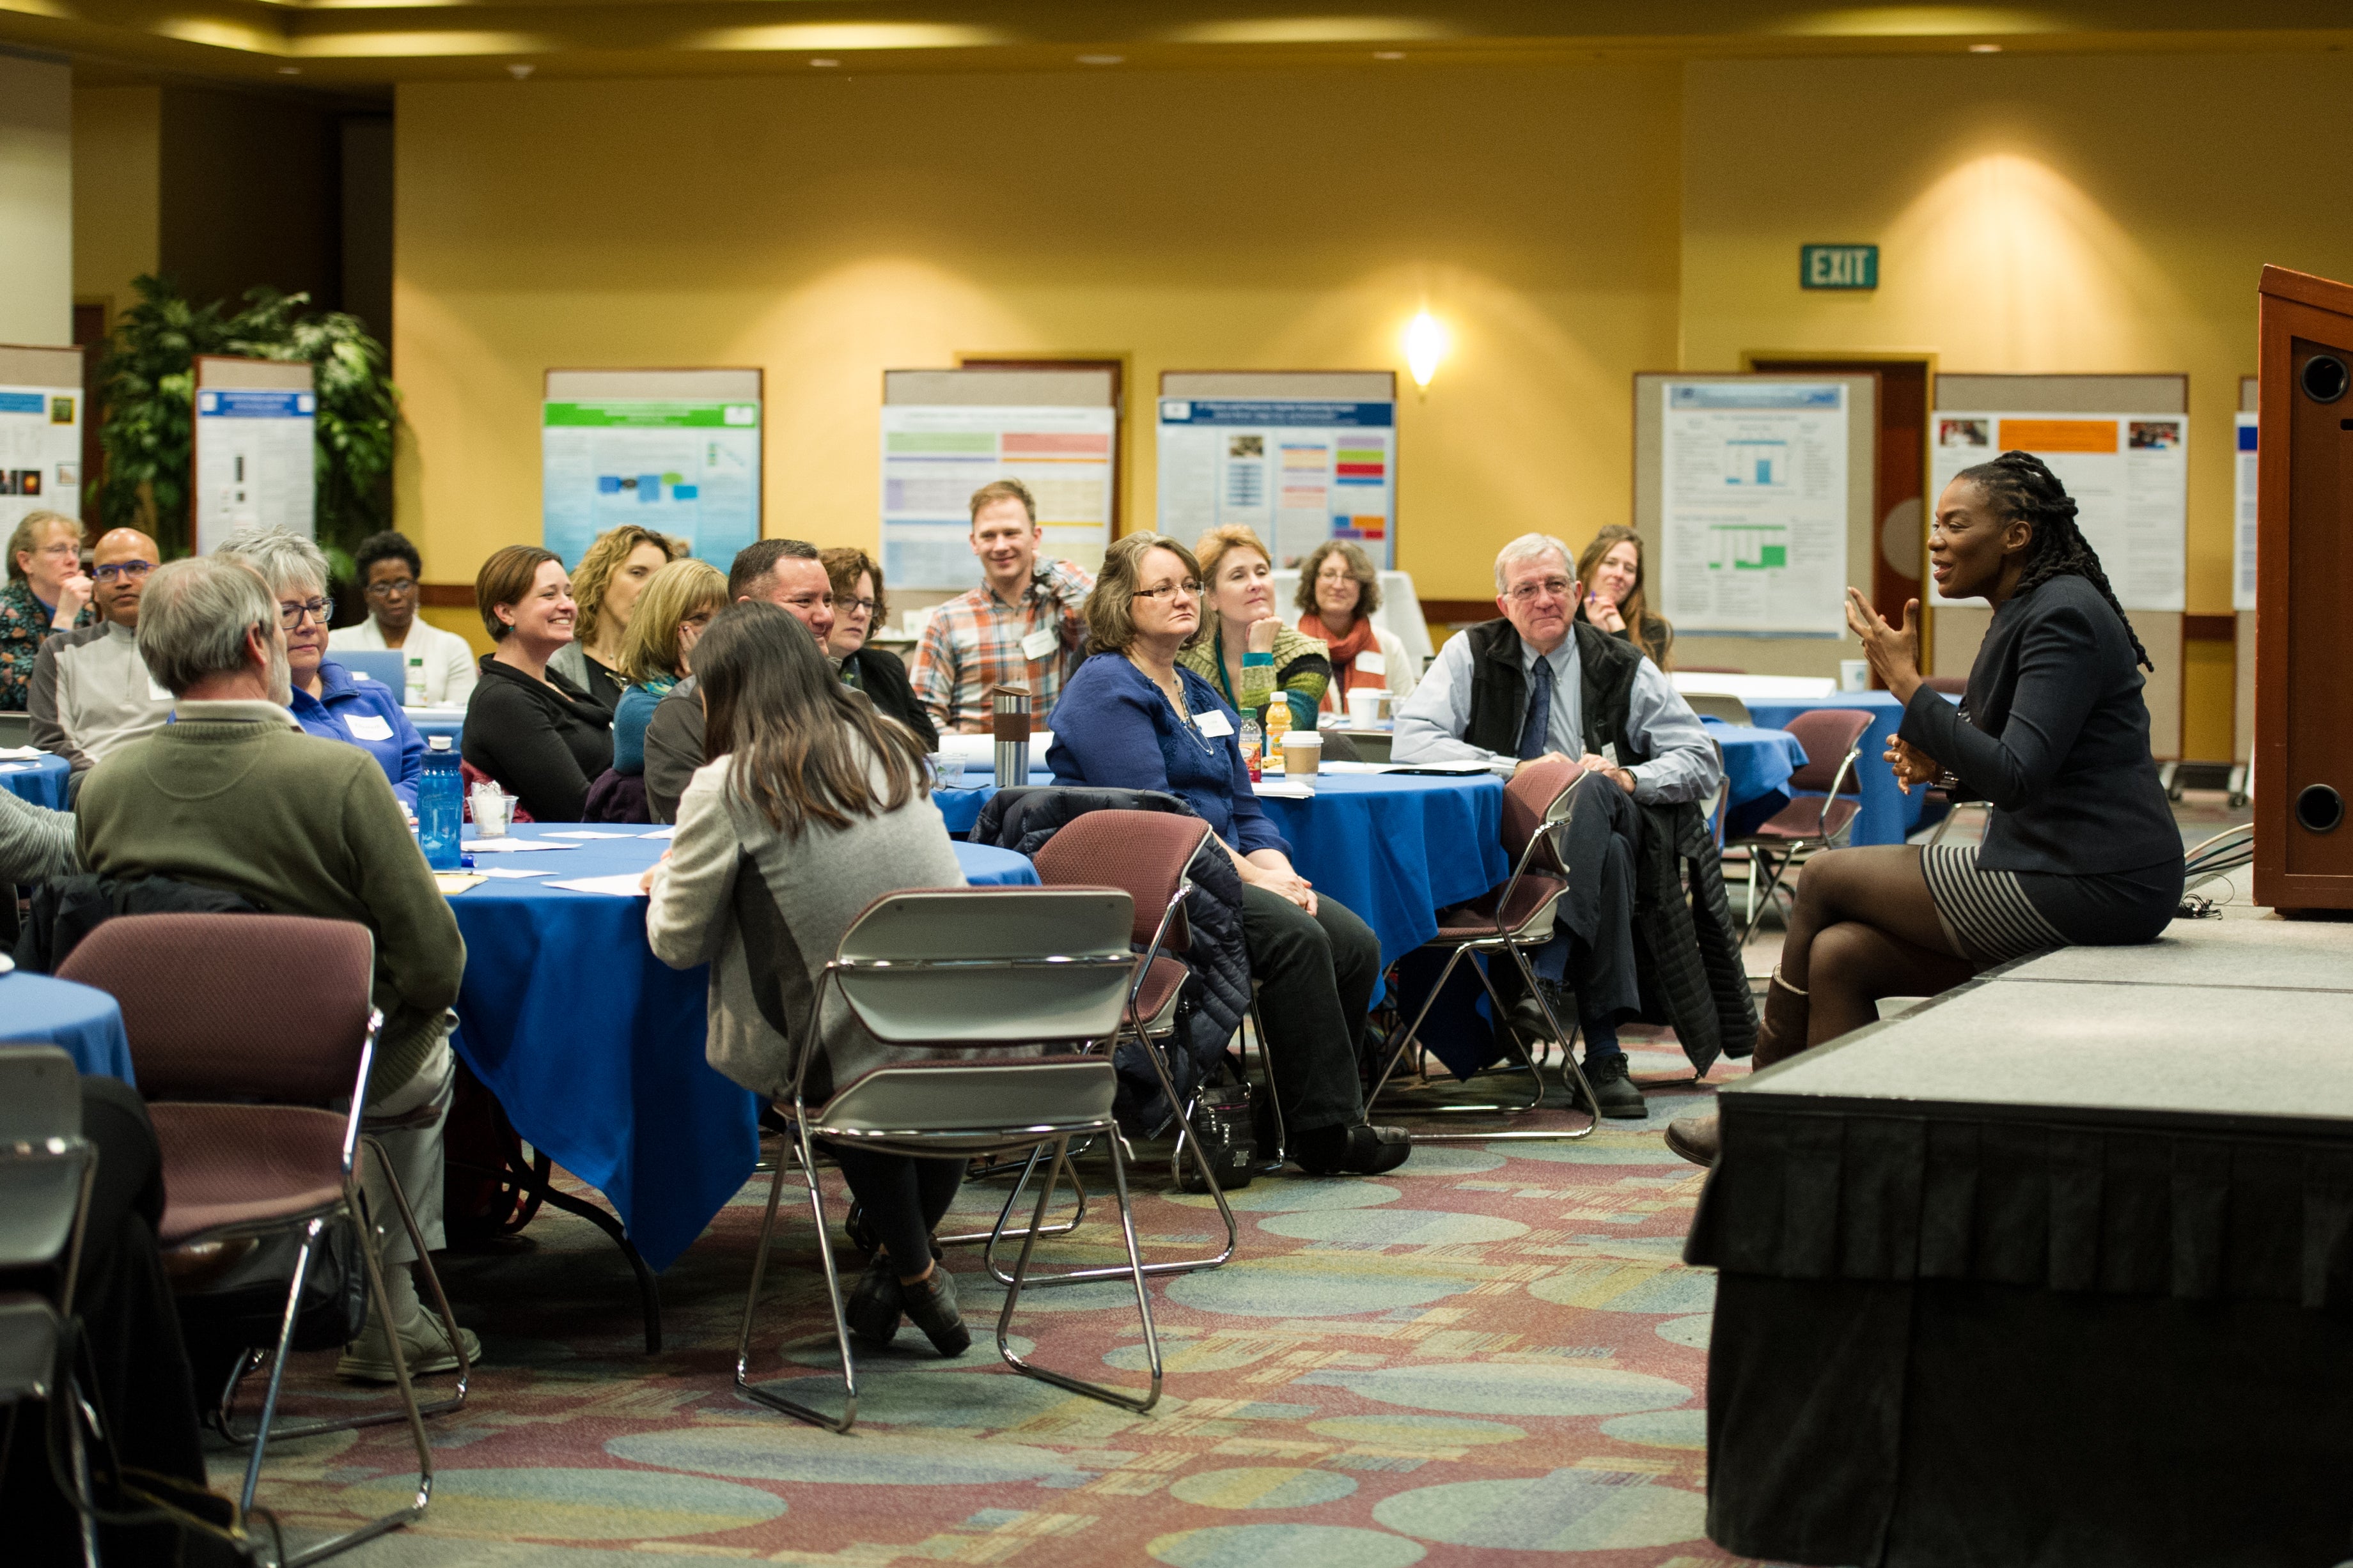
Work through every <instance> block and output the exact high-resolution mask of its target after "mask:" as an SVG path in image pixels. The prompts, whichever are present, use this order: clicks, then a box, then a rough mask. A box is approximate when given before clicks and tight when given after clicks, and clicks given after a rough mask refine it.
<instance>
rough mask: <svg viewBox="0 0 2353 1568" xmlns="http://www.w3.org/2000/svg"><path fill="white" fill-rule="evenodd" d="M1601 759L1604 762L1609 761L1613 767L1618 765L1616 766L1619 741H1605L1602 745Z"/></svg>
mask: <svg viewBox="0 0 2353 1568" xmlns="http://www.w3.org/2000/svg"><path fill="white" fill-rule="evenodd" d="M1601 760H1602V761H1603V762H1605V763H1609V765H1610V766H1611V767H1613V768H1614V767H1616V766H1617V765H1618V742H1615V741H1610V742H1604V743H1603V745H1602V747H1601Z"/></svg>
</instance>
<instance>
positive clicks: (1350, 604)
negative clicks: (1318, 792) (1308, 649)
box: [1298, 539, 1421, 713]
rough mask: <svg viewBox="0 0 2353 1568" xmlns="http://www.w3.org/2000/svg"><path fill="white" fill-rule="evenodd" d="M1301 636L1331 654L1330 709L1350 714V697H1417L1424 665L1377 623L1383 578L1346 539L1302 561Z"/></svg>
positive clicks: (1326, 703) (1326, 699) (1327, 692)
mask: <svg viewBox="0 0 2353 1568" xmlns="http://www.w3.org/2000/svg"><path fill="white" fill-rule="evenodd" d="M1298 605H1299V608H1300V609H1301V610H1302V611H1303V612H1304V613H1303V614H1302V615H1301V616H1300V617H1299V630H1300V633H1301V635H1303V636H1305V637H1314V639H1315V640H1316V641H1318V642H1320V643H1323V644H1324V645H1325V646H1326V647H1329V648H1330V650H1331V655H1330V657H1331V659H1332V684H1331V685H1329V686H1327V687H1325V688H1324V712H1326V713H1345V712H1346V711H1347V710H1348V693H1349V692H1350V691H1352V690H1358V689H1365V690H1373V691H1386V692H1388V694H1389V696H1390V697H1391V698H1393V699H1395V700H1396V701H1397V702H1402V701H1404V700H1406V699H1407V698H1409V697H1410V696H1412V695H1413V689H1414V686H1415V684H1416V683H1417V682H1419V680H1420V679H1421V661H1420V660H1419V659H1417V658H1414V657H1413V656H1412V655H1411V654H1409V653H1407V652H1406V650H1405V640H1404V639H1403V638H1401V637H1398V635H1397V634H1396V633H1395V632H1393V631H1390V630H1388V628H1387V627H1385V626H1378V625H1376V624H1375V622H1374V620H1373V613H1374V612H1375V611H1377V610H1378V609H1379V608H1380V607H1381V574H1380V573H1379V572H1378V571H1377V570H1375V568H1374V566H1373V558H1372V557H1371V556H1369V555H1367V554H1366V553H1365V552H1364V550H1363V549H1362V548H1361V547H1359V546H1357V545H1355V544H1351V543H1350V542H1348V541H1346V540H1345V539H1327V540H1325V541H1324V542H1323V543H1321V544H1319V545H1317V546H1316V547H1315V548H1314V550H1313V551H1311V552H1308V556H1307V559H1306V560H1304V561H1303V562H1301V563H1299V599H1298Z"/></svg>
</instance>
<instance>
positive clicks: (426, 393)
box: [393, 64, 1681, 598]
mask: <svg viewBox="0 0 2353 1568" xmlns="http://www.w3.org/2000/svg"><path fill="white" fill-rule="evenodd" d="M1678 83H1679V70H1678V68H1676V67H1673V66H1672V65H1647V64H1646V65H1639V66H1600V65H1596V66H1592V67H1588V68H1501V69H1483V70H1482V69H1430V70H1419V69H1416V70H1413V71H1410V72H1398V71H1384V70H1381V69H1378V68H1371V69H1366V70H1363V71H1354V70H1318V71H1313V72H1305V71H1303V72H1289V71H1276V70H1269V71H1264V72H1246V73H1230V74H1221V75H1211V74H1190V73H1121V74H1120V75H1118V76H1116V77H1113V76H1111V75H1108V74H1106V75H1102V76H1087V75H1051V76H1039V77H995V76H941V77H915V76H897V77H887V78H858V77H850V76H834V75H830V74H828V75H827V76H824V77H816V76H812V77H811V78H810V79H773V78H765V79H742V80H719V81H707V80H695V81H667V82H664V81H647V82H583V83H561V82H527V83H521V84H517V83H512V82H498V83H491V84H482V85H427V86H417V87H407V88H404V89H401V91H400V94H399V98H398V102H397V107H396V137H397V163H396V204H397V206H396V253H395V302H394V339H393V348H394V361H395V363H394V370H395V374H396V376H397V377H398V379H399V381H400V383H401V385H402V387H403V389H404V391H405V393H406V400H407V410H408V418H409V421H410V424H411V426H412V428H413V433H414V444H413V447H412V449H411V452H410V454H409V456H408V457H407V458H406V459H405V460H404V462H403V465H402V468H401V475H400V485H399V500H400V516H401V521H402V525H403V526H404V527H405V528H406V529H408V530H409V531H410V532H411V533H412V536H413V537H415V538H416V539H417V542H418V543H419V546H420V547H421V549H422V550H423V552H424V554H425V558H426V567H427V576H428V577H430V578H432V579H434V580H436V581H440V582H449V581H467V580H470V578H471V577H472V575H473V573H474V570H475V568H476V567H477V565H478V564H479V563H480V561H481V559H482V558H483V556H485V555H486V554H487V553H488V552H490V551H491V550H492V549H494V548H496V547H497V546H499V545H501V544H506V543H511V542H515V541H519V540H535V539H536V538H537V537H538V535H539V528H540V523H539V499H540V498H539V447H538V424H537V420H538V404H539V395H540V376H541V373H542V372H543V370H545V369H546V368H548V367H550V366H607V365H681V364H688V365H691V364H698V363H707V364H754V365H759V366H761V367H763V368H764V369H765V371H766V373H767V377H768V380H767V386H768V404H767V411H768V421H769V434H768V438H767V446H766V463H767V476H766V491H765V506H766V527H767V531H769V532H770V533H772V534H775V533H792V534H797V535H801V536H804V537H807V538H810V539H814V540H816V541H818V542H821V543H868V544H871V542H873V540H874V538H875V535H876V531H877V521H876V520H877V512H878V500H877V495H876V486H877V482H878V468H879V466H880V465H879V459H878V456H877V447H878V441H879V436H878V430H877V426H878V412H877V410H878V406H879V404H880V402H881V373H882V372H883V371H884V370H886V369H893V368H902V367H911V366H937V365H948V364H953V363H955V355H956V354H957V353H959V352H966V353H974V352H981V353H985V352H1007V351H1018V352H1039V353H1048V352H1056V351H1063V352H1069V351H1105V350H1113V351H1124V352H1125V353H1129V354H1131V355H1132V356H1133V357H1132V359H1131V362H1130V363H1131V364H1132V366H1133V372H1134V382H1133V384H1132V388H1131V393H1130V398H1129V405H1128V413H1129V417H1130V418H1131V420H1139V421H1140V422H1139V423H1138V424H1137V425H1135V426H1134V428H1133V438H1132V439H1131V441H1130V443H1129V451H1130V453H1131V455H1132V458H1133V466H1132V467H1131V468H1130V470H1129V473H1128V475H1127V517H1128V520H1129V525H1130V526H1131V527H1135V526H1142V525H1145V524H1146V523H1147V522H1148V521H1149V519H1150V518H1151V515H1152V509H1153V496H1154V470H1153V456H1154V454H1153V441H1152V438H1151V431H1150V426H1149V423H1148V421H1149V418H1150V415H1151V404H1150V401H1149V399H1150V394H1151V392H1152V390H1153V388H1154V387H1155V386H1156V384H1157V380H1158V375H1159V373H1160V372H1161V371H1163V370H1165V369H1179V370H1187V369H1191V370H1201V369H1247V368H1268V369H1294V368H1297V369H1304V368H1314V369H1324V368H1390V367H1395V368H1398V370H1400V371H1402V369H1403V361H1402V351H1401V349H1400V347H1399V346H1398V332H1399V331H1400V329H1401V328H1402V326H1403V324H1404V322H1405V321H1407V320H1408V319H1409V317H1410V316H1411V315H1412V314H1413V312H1414V311H1415V310H1418V309H1419V308H1420V307H1421V306H1422V305H1423V304H1424V303H1425V302H1427V304H1428V305H1429V307H1430V309H1431V310H1433V311H1435V312H1437V313H1438V314H1440V316H1441V317H1442V318H1443V319H1444V320H1445V321H1447V322H1448V323H1449V325H1450V326H1451V328H1452V329H1453V332H1454V342H1455V346H1454V351H1453V354H1452V356H1451V359H1450V360H1449V361H1448V363H1446V364H1445V366H1444V367H1443V368H1442V369H1441V371H1440V374H1439V379H1438V381H1437V382H1436V384H1434V385H1433V386H1432V388H1431V390H1430V395H1429V398H1428V400H1427V401H1426V402H1421V401H1417V400H1415V399H1414V398H1413V397H1412V395H1410V392H1409V394H1408V395H1407V398H1406V405H1405V407H1404V409H1403V411H1402V414H1401V421H1402V426H1403V428H1402V431H1401V439H1402V442H1403V457H1402V460H1401V462H1400V464H1399V475H1400V487H1401V489H1400V509H1401V515H1402V520H1403V521H1402V526H1401V529H1400V542H1401V563H1402V564H1403V565H1404V566H1405V567H1406V568H1407V569H1408V570H1409V571H1411V572H1412V573H1413V574H1415V578H1416V582H1417V585H1418V586H1419V589H1420V591H1421V592H1422V593H1423V594H1424V595H1430V596H1433V597H1458V598H1467V597H1476V596H1482V595H1488V594H1491V593H1492V592H1493V589H1492V585H1491V584H1492V581H1493V579H1492V577H1491V576H1490V575H1489V563H1490V562H1491V560H1492V558H1493V552H1494V549H1495V547H1496V545H1498V544H1500V543H1501V542H1503V541H1504V540H1505V539H1507V538H1509V537H1510V536H1512V535H1514V534H1516V533H1520V532H1524V531H1527V530H1529V529H1534V528H1539V527H1541V528H1544V529H1546V530H1548V531H1558V532H1562V533H1566V534H1567V535H1569V536H1570V537H1571V538H1573V539H1579V540H1581V539H1582V538H1583V537H1585V536H1586V535H1588V534H1589V533H1590V532H1591V531H1592V530H1593V529H1594V528H1595V527H1597V526H1599V524H1601V523H1604V522H1612V521H1620V520H1622V519H1623V518H1624V517H1625V516H1626V515H1627V513H1628V509H1629V506H1630V499H1629V497H1630V475H1629V472H1628V454H1629V452H1630V449H1631V432H1630V409H1629V403H1630V376H1631V374H1632V373H1633V372H1634V371H1636V370H1640V369H1656V368H1662V367H1666V366H1669V365H1671V364H1672V360H1673V357H1674V353H1675V325H1674V314H1675V269H1676V264H1677V216H1676V206H1677V184H1678V179H1677V171H1678V163H1679V152H1678V143H1679V140H1680V134H1681V131H1680V126H1681V121H1680V118H1679V108H1678Z"/></svg>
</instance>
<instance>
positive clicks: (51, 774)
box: [0, 754, 73, 811]
mask: <svg viewBox="0 0 2353 1568" xmlns="http://www.w3.org/2000/svg"><path fill="white" fill-rule="evenodd" d="M72 772H73V769H72V766H71V764H69V763H68V762H67V761H66V760H65V759H64V758H63V757H53V756H48V755H46V754H44V755H42V756H38V757H9V758H5V759H0V789H5V790H6V791H7V792H8V793H9V794H10V795H22V796H23V797H24V798H25V799H26V800H29V801H31V802H32V803H33V804H34V805H46V806H47V807H48V808H49V809H50V810H51V811H63V810H64V809H65V808H66V783H67V780H68V779H69V777H70V776H71V774H72Z"/></svg>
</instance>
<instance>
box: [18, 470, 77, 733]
mask: <svg viewBox="0 0 2353 1568" xmlns="http://www.w3.org/2000/svg"><path fill="white" fill-rule="evenodd" d="M94 618H95V617H94V616H93V615H92V613H91V611H90V578H89V576H88V575H87V574H84V573H83V571H82V569H81V524H80V523H79V522H77V521H74V520H73V519H72V518H69V517H68V516H67V515H66V514H65V513H63V512H61V511H28V512H26V514H25V515H24V516H23V517H21V518H19V519H17V520H16V531H15V532H13V533H11V534H9V536H8V583H7V586H5V587H0V710H5V711H7V712H11V713H21V712H23V711H24V710H25V701H26V696H25V694H26V690H27V689H28V688H30V686H31V685H32V680H33V658H34V656H35V655H37V654H38V653H39V652H40V651H41V644H42V642H43V641H45V640H46V639H47V637H48V635H49V634H50V633H51V632H69V631H72V630H73V629H74V628H75V627H76V626H88V625H90V622H91V620H92V619H94Z"/></svg>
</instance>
